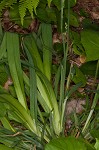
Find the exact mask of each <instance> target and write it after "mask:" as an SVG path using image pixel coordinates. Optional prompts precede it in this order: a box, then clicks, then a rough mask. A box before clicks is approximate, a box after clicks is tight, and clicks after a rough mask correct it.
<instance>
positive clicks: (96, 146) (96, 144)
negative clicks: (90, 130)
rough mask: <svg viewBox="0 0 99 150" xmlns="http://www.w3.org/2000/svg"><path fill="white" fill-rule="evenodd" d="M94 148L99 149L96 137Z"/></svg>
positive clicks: (98, 140)
mask: <svg viewBox="0 0 99 150" xmlns="http://www.w3.org/2000/svg"><path fill="white" fill-rule="evenodd" d="M95 148H96V150H99V139H97V138H96V143H95Z"/></svg>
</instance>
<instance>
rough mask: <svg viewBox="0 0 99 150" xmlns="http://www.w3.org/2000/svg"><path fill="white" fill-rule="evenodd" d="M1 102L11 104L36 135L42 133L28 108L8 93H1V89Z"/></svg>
mask: <svg viewBox="0 0 99 150" xmlns="http://www.w3.org/2000/svg"><path fill="white" fill-rule="evenodd" d="M0 102H3V103H6V104H9V105H10V106H11V107H12V108H13V111H14V112H15V113H16V115H17V116H18V117H19V118H20V119H21V120H22V122H23V124H24V126H25V127H27V128H28V129H29V130H31V131H32V132H34V133H35V134H36V135H38V136H40V133H39V132H38V131H37V129H36V126H35V123H34V122H33V120H32V118H31V117H30V115H29V114H28V112H27V111H26V109H25V108H24V107H23V106H22V105H21V104H20V103H19V102H18V101H17V100H16V99H15V98H13V97H12V96H11V95H9V94H7V93H3V92H2V93H1V91H0Z"/></svg>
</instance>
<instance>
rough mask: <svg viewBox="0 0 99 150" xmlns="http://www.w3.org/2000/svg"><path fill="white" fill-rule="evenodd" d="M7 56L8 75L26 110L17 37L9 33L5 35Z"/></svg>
mask: <svg viewBox="0 0 99 150" xmlns="http://www.w3.org/2000/svg"><path fill="white" fill-rule="evenodd" d="M7 54H8V64H9V68H10V73H11V77H12V79H13V83H14V87H15V91H16V94H17V97H18V100H19V102H20V103H21V104H22V106H23V107H24V108H26V109H27V104H26V99H25V94H24V85H23V74H22V68H21V62H20V52H19V37H18V35H17V34H14V33H9V32H8V33H7Z"/></svg>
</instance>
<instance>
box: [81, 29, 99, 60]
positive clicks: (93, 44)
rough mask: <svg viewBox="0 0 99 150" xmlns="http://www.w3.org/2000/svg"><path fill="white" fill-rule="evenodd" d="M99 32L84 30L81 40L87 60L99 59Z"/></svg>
mask: <svg viewBox="0 0 99 150" xmlns="http://www.w3.org/2000/svg"><path fill="white" fill-rule="evenodd" d="M98 41H99V33H98V32H97V31H95V30H83V31H82V32H81V42H82V45H83V47H84V49H85V53H86V61H93V60H98V59H99V43H98Z"/></svg>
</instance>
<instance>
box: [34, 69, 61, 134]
mask: <svg viewBox="0 0 99 150" xmlns="http://www.w3.org/2000/svg"><path fill="white" fill-rule="evenodd" d="M37 75H38V78H37V81H39V80H41V81H42V86H44V87H45V88H46V92H47V97H48V98H46V99H45V103H46V104H47V103H49V104H51V108H50V107H49V108H50V111H52V125H53V128H54V131H55V133H56V135H59V134H60V133H61V128H60V114H59V109H58V103H57V100H56V97H55V93H54V90H53V88H52V85H51V83H50V82H49V80H48V79H47V78H46V76H44V75H43V74H42V73H41V72H39V71H38V72H37ZM38 79H39V80H38ZM39 86H40V85H39V84H38V89H39V92H40V94H41V95H42V91H41V88H40V87H39ZM42 97H43V95H42ZM43 98H44V97H43Z"/></svg>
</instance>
